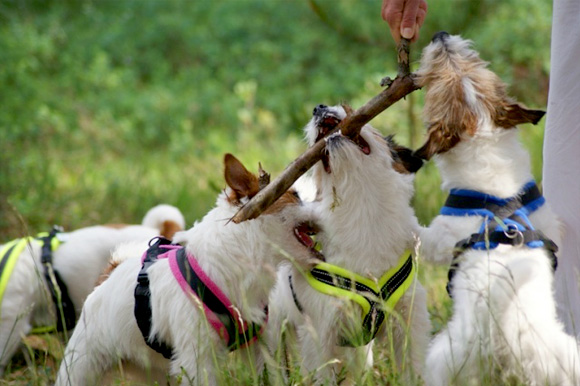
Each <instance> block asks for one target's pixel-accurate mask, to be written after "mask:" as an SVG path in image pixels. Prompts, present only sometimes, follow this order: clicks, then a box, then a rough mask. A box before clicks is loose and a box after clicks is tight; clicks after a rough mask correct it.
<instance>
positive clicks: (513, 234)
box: [503, 224, 524, 247]
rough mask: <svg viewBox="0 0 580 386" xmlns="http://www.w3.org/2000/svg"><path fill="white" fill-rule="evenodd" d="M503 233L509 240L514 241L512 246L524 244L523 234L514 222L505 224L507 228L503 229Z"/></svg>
mask: <svg viewBox="0 0 580 386" xmlns="http://www.w3.org/2000/svg"><path fill="white" fill-rule="evenodd" d="M503 234H504V235H505V236H506V237H507V238H508V239H511V240H515V241H514V246H516V247H521V246H522V245H524V234H523V233H522V231H520V230H519V229H518V227H517V225H515V224H507V228H506V229H505V230H504V231H503Z"/></svg>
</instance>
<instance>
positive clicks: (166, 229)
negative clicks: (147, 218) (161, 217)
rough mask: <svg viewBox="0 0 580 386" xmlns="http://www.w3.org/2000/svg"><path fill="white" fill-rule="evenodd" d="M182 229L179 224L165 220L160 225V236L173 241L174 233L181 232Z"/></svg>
mask: <svg viewBox="0 0 580 386" xmlns="http://www.w3.org/2000/svg"><path fill="white" fill-rule="evenodd" d="M182 230H183V229H182V228H181V226H180V225H179V224H177V223H176V222H175V221H171V220H167V221H163V224H162V225H161V230H160V232H159V233H160V234H161V236H163V237H165V238H166V239H169V240H171V239H173V235H175V233H176V232H179V231H182Z"/></svg>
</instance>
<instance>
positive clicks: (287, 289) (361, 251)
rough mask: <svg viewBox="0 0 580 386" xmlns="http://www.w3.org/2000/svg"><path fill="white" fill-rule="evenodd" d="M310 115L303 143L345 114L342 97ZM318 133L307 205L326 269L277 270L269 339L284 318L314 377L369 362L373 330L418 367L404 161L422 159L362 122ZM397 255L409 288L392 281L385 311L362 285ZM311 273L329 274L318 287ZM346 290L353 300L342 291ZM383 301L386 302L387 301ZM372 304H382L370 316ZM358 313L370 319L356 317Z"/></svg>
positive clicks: (418, 325) (372, 282) (421, 344)
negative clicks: (393, 294) (322, 147)
mask: <svg viewBox="0 0 580 386" xmlns="http://www.w3.org/2000/svg"><path fill="white" fill-rule="evenodd" d="M313 115H314V116H313V118H312V120H311V121H310V123H309V124H308V125H307V126H306V128H305V132H306V137H307V140H308V142H309V144H310V145H312V144H314V143H315V142H316V141H317V140H319V139H320V138H322V137H323V136H324V135H326V133H327V132H328V131H329V130H331V129H332V128H334V127H335V126H336V125H337V124H338V123H339V122H340V120H342V119H343V118H344V117H345V115H346V113H345V109H344V108H343V107H342V106H334V107H327V106H324V105H320V106H318V107H316V108H315V109H314V114H313ZM325 140H326V152H325V155H324V156H323V159H322V161H320V162H318V163H317V164H316V165H315V166H314V171H313V176H312V178H313V181H314V183H315V186H316V188H317V194H316V199H315V201H314V202H312V203H311V204H309V205H310V206H311V208H312V210H313V212H314V213H315V215H314V217H315V218H316V219H317V223H318V225H319V226H320V228H319V233H318V235H317V242H319V243H320V245H321V246H322V255H323V256H321V258H323V259H325V263H324V264H332V265H333V266H334V268H333V267H327V266H326V265H324V264H323V265H317V266H316V267H315V270H318V273H316V272H315V270H312V271H311V272H310V273H311V274H312V275H311V276H310V279H308V278H307V276H305V274H306V273H305V272H303V271H302V270H301V269H300V268H299V267H298V268H297V267H295V266H291V265H285V266H283V267H282V268H281V269H280V270H279V272H278V281H277V284H276V287H275V289H274V290H273V292H272V294H271V297H270V298H271V301H270V304H271V309H272V313H271V319H270V320H271V323H270V324H269V326H268V328H271V329H270V332H271V334H269V335H270V336H269V339H270V346H271V347H276V346H279V345H280V342H281V337H280V334H279V331H280V325H282V324H283V320H284V319H287V320H288V322H289V323H290V325H291V326H294V327H295V332H296V333H297V338H298V342H299V347H300V348H299V349H300V359H301V363H300V367H301V369H302V371H303V372H304V373H305V374H314V378H315V379H316V380H317V382H319V383H322V384H336V383H338V382H340V378H341V374H342V371H343V370H346V373H347V374H348V376H349V377H351V376H354V379H360V378H359V376H360V375H361V373H363V372H364V371H365V370H369V368H370V367H371V366H372V363H373V355H372V340H373V338H374V336H377V337H378V339H379V341H381V342H383V343H385V342H386V341H388V340H389V342H390V339H392V340H393V344H392V347H394V348H395V352H396V360H397V361H399V362H400V363H399V365H400V366H401V367H403V366H404V367H405V368H406V369H407V370H409V369H412V370H414V371H415V372H416V374H421V373H422V367H423V361H424V355H425V352H426V349H427V344H428V342H429V331H430V323H429V317H428V313H427V308H426V294H425V290H424V289H423V287H422V286H421V285H420V284H419V282H418V280H416V277H415V276H414V274H413V273H411V271H410V269H411V266H412V263H413V261H412V258H411V257H410V252H409V251H412V250H413V248H414V245H415V242H416V236H417V235H418V232H419V226H418V222H417V219H416V217H415V214H414V212H413V209H412V207H411V206H410V205H409V202H410V199H411V197H412V195H413V175H412V173H410V172H409V171H408V169H412V170H413V172H414V171H416V170H417V169H418V168H419V167H420V166H421V165H422V161H421V160H420V159H414V160H413V159H412V157H411V151H409V150H408V149H404V148H402V147H398V146H396V145H395V144H394V143H393V142H392V140H391V139H390V138H388V139H387V138H384V137H383V136H382V135H381V134H380V133H378V132H377V131H376V130H375V129H373V128H372V127H371V126H370V125H366V126H364V127H363V128H362V130H361V132H360V135H359V136H357V137H356V138H355V139H354V140H351V139H349V138H348V137H346V136H343V135H342V134H340V133H337V134H333V135H331V136H329V137H327V138H326V139H325ZM397 150H399V152H397ZM399 155H402V156H403V157H399ZM413 161H414V162H413ZM402 262H406V263H408V264H409V265H408V266H407V268H409V271H407V274H409V275H408V276H407V279H405V274H403V273H402V270H400V271H399V275H394V276H395V277H396V278H397V279H400V283H406V284H407V285H408V286H409V287H410V288H408V289H407V290H406V291H404V290H403V289H401V290H400V292H399V293H398V295H400V296H401V298H400V300H399V301H398V302H396V305H395V306H394V312H393V311H392V310H385V309H384V307H385V303H383V301H381V300H379V297H380V295H376V294H375V295H373V294H371V292H370V288H372V291H376V289H377V288H381V286H382V285H383V284H384V282H382V281H381V279H382V278H384V277H385V276H384V274H385V272H387V271H390V270H393V269H394V270H395V271H396V270H397V269H398V268H400V267H401V263H402ZM338 267H339V268H338ZM343 271H344V273H343ZM334 274H337V275H336V276H335V275H334ZM312 277H317V278H319V279H320V280H322V281H324V280H325V278H327V279H328V282H329V283H332V282H334V283H333V284H332V288H330V287H329V286H328V285H324V286H322V287H321V284H320V282H316V281H314V284H312V283H313V281H312V280H311V279H312ZM349 278H352V280H350V279H349ZM355 280H356V281H357V284H356V285H355V284H354V281H355ZM395 281H396V280H395ZM355 286H356V289H354V291H352V292H350V293H349V294H346V295H344V291H343V295H340V297H336V296H333V295H331V294H329V292H331V293H334V292H336V290H337V289H338V290H339V291H342V290H346V292H349V291H351V290H353V287H355ZM315 288H316V289H315ZM383 288H386V286H385V287H383ZM319 289H321V290H322V293H321V291H320V290H319ZM325 291H327V292H325ZM377 292H379V293H380V291H377ZM361 295H362V296H361ZM383 295H384V293H383ZM353 296H354V297H356V298H357V299H358V300H355V301H351V299H349V300H347V299H345V297H347V298H349V297H353ZM365 296H368V297H370V298H371V300H370V301H369V300H368V299H366V300H365V299H364V297H365ZM383 300H384V299H383ZM367 302H368V303H367ZM368 304H372V305H371V309H370V311H369V310H368V309H365V306H366V307H368ZM386 304H387V308H388V307H389V302H386ZM392 304H393V305H394V304H395V303H392ZM377 310H380V312H378V313H377V314H374V315H373V312H374V311H377ZM382 312H384V313H382ZM394 315H398V316H400V319H397V317H395V316H394ZM363 317H365V322H368V323H369V325H364V324H363V321H362V318H363ZM382 318H384V322H383V324H382V327H380V323H381V320H382ZM379 319H381V320H379ZM403 321H404V322H403ZM375 323H376V324H375ZM407 323H408V324H407ZM371 324H372V326H371ZM361 326H366V327H361ZM367 327H369V328H367ZM377 329H378V332H377ZM357 340H358V341H357ZM403 358H406V360H405V361H403ZM336 360H338V361H336ZM403 362H404V363H403Z"/></svg>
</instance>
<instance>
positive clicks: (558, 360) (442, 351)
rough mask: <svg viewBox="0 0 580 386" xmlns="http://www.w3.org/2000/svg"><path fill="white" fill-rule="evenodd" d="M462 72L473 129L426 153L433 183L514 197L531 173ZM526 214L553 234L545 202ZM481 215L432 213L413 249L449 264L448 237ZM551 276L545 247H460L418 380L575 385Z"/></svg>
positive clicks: (456, 40)
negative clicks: (447, 301)
mask: <svg viewBox="0 0 580 386" xmlns="http://www.w3.org/2000/svg"><path fill="white" fill-rule="evenodd" d="M441 44H442V43H441V42H440V41H435V42H433V43H431V44H430V45H429V46H428V47H426V48H425V50H424V53H423V59H422V63H421V69H420V71H419V72H420V73H421V72H422V71H423V72H425V71H429V68H430V61H431V60H433V58H434V56H435V55H437V53H438V52H440V50H441V49H442V47H441ZM445 45H446V47H447V48H448V49H449V50H450V51H452V52H453V55H450V57H451V59H450V60H453V57H458V56H462V57H463V58H464V59H465V58H476V57H477V53H475V52H474V51H473V50H471V49H470V47H469V42H467V41H465V40H463V39H461V38H460V37H458V36H450V37H448V39H447V40H446V41H445ZM457 67H458V66H457ZM457 71H461V70H460V69H459V68H457ZM474 71H489V70H487V69H485V68H484V67H479V68H475V69H474ZM462 76H463V77H464V78H463V81H462V85H463V92H464V94H465V101H466V107H465V108H466V109H468V108H469V109H471V110H472V111H474V112H475V113H476V114H477V118H478V127H477V131H476V132H475V134H474V136H463V137H462V138H461V141H460V142H459V143H458V144H457V145H456V146H455V147H454V148H453V149H451V150H450V151H447V152H445V153H442V154H439V155H437V156H435V162H436V163H437V165H438V167H439V170H440V173H441V178H442V181H443V184H442V187H443V189H444V190H449V189H452V188H459V189H471V190H476V191H479V192H482V193H487V194H491V195H495V196H498V197H501V198H509V197H513V196H515V195H516V194H517V193H518V192H519V191H520V189H521V187H522V186H523V185H524V184H525V183H526V182H528V181H530V180H531V179H532V175H531V172H530V161H529V156H528V153H527V151H526V150H525V149H524V148H523V146H522V145H521V144H520V142H519V141H518V138H517V131H516V129H515V128H513V129H504V128H499V127H495V126H494V125H493V123H492V120H491V119H490V115H489V112H488V111H487V110H486V108H485V107H484V105H483V104H482V103H481V101H482V98H485V95H474V93H475V88H474V87H473V86H472V85H471V84H469V82H468V81H466V80H465V79H468V78H469V76H468V74H462ZM434 83H436V80H435V81H434ZM429 86H430V85H427V87H429ZM432 86H433V87H437V85H436V84H434V85H432ZM425 115H427V116H428V115H429V111H426V112H425ZM530 220H531V222H532V224H533V225H534V227H535V228H536V229H539V230H541V231H543V232H544V233H545V234H546V235H547V236H548V237H549V238H551V239H552V240H554V241H555V242H556V243H558V242H559V241H560V236H559V223H558V220H557V219H556V217H555V216H554V214H553V213H552V211H551V210H550V208H549V206H548V205H547V204H545V205H544V206H543V207H542V208H540V209H539V210H538V211H536V212H535V213H534V214H532V215H531V216H530ZM482 221H483V218H482V217H477V216H473V217H455V216H441V215H440V216H437V217H436V218H435V219H434V220H433V222H432V223H431V225H430V226H429V228H427V229H424V230H423V231H422V233H421V247H422V256H423V257H424V258H426V259H428V260H432V261H436V262H440V263H447V264H448V263H450V260H451V257H452V251H453V247H454V245H455V243H457V242H458V241H460V240H462V239H465V238H467V237H468V236H470V235H471V234H472V233H477V232H479V228H480V226H481V224H482ZM552 284H553V274H552V268H551V266H550V261H549V258H548V256H547V254H546V252H545V251H544V249H530V248H528V247H526V246H520V247H512V246H506V245H500V246H499V247H498V248H496V249H493V250H489V251H481V250H467V251H466V252H465V253H464V254H463V255H462V256H461V261H460V265H459V270H458V271H457V273H456V275H455V277H454V279H453V296H454V297H453V301H454V305H453V316H452V318H451V320H450V321H449V323H448V325H447V327H446V328H445V329H444V330H443V331H442V332H441V333H440V334H438V335H437V336H436V337H435V338H434V340H433V342H432V343H431V346H430V349H429V352H428V354H427V371H426V375H427V384H429V385H441V386H443V385H448V384H450V383H452V384H461V385H463V384H469V385H476V384H481V382H486V379H487V382H489V378H490V377H491V378H492V379H495V378H494V377H496V376H500V377H501V379H502V381H504V382H508V379H509V378H510V377H513V376H515V377H517V378H518V379H519V380H520V381H523V382H525V384H527V385H577V384H579V383H580V377H579V376H580V360H579V357H578V346H577V343H576V341H575V340H574V339H573V338H572V337H570V336H568V335H566V334H565V333H564V332H563V327H562V325H561V323H560V322H559V321H558V320H557V318H556V312H555V305H554V300H553V288H552ZM498 373H499V375H498ZM496 380H497V379H496Z"/></svg>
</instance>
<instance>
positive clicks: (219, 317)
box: [134, 237, 262, 359]
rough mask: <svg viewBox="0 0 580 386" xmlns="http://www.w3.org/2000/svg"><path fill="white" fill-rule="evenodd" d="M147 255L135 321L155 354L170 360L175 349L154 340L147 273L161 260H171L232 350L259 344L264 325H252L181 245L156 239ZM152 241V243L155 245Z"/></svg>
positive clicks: (176, 273) (186, 288) (187, 289)
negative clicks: (253, 343)
mask: <svg viewBox="0 0 580 386" xmlns="http://www.w3.org/2000/svg"><path fill="white" fill-rule="evenodd" d="M153 240H156V241H155V243H154V244H153V245H151V246H150V247H149V249H148V250H147V251H146V252H145V254H144V255H143V265H142V267H141V271H139V275H138V276H137V286H136V287H135V310H134V313H135V319H136V320H137V325H138V326H139V329H140V330H141V333H142V334H143V337H144V338H145V342H146V343H147V344H148V345H149V346H150V347H151V348H152V349H154V350H155V351H157V352H159V353H161V354H162V355H163V356H164V357H165V358H168V359H170V358H171V356H172V348H171V347H169V346H168V345H167V344H165V343H164V342H162V341H159V340H158V339H157V337H155V336H151V301H150V295H151V292H150V290H149V275H148V273H147V270H148V269H149V267H151V266H152V265H153V264H155V262H157V260H159V259H168V261H169V267H170V269H171V272H172V273H173V276H174V277H175V280H177V282H178V283H179V285H180V287H181V289H182V290H183V291H184V292H185V293H186V294H187V295H188V296H192V295H193V296H196V297H197V298H198V299H199V300H200V301H201V303H202V305H203V310H204V313H205V316H206V318H207V320H208V322H209V324H210V325H211V326H212V328H213V329H214V330H215V331H216V332H217V333H218V335H219V336H220V337H221V338H222V339H223V340H224V344H225V345H226V347H227V348H228V349H229V350H230V351H233V350H236V349H238V348H241V347H243V346H245V345H248V344H250V343H252V342H253V341H255V340H256V339H257V337H258V334H259V333H260V331H261V327H262V326H261V325H259V324H256V323H251V324H248V323H246V322H245V321H244V320H243V319H242V318H241V315H240V314H239V312H238V311H237V310H236V309H235V307H234V306H233V305H232V303H231V302H230V300H229V299H228V298H227V296H225V294H224V293H223V292H222V291H221V290H220V289H219V288H218V287H217V286H216V284H215V283H214V282H213V281H212V280H211V279H210V278H209V277H208V276H207V275H206V274H205V272H203V270H202V269H201V267H200V266H199V264H198V262H197V260H196V259H195V257H194V256H192V255H191V254H188V253H187V252H186V251H185V248H184V247H183V246H181V245H176V244H171V241H169V240H167V239H164V238H161V237H159V238H156V239H153ZM153 240H152V241H153Z"/></svg>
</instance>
